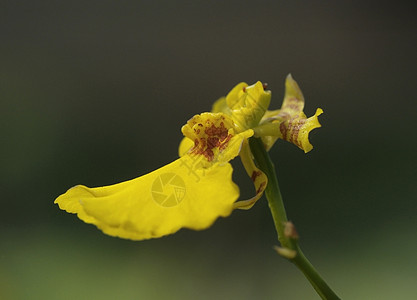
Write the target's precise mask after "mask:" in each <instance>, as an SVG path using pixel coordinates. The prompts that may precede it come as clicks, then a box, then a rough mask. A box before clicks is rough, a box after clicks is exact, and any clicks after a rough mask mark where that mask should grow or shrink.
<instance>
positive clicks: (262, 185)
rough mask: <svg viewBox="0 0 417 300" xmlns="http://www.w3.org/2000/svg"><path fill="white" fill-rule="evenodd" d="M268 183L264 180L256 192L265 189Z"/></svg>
mask: <svg viewBox="0 0 417 300" xmlns="http://www.w3.org/2000/svg"><path fill="white" fill-rule="evenodd" d="M265 185H266V182H265V181H264V182H262V183H261V185H260V186H259V188H258V189H257V190H256V194H259V193H260V192H261V191H262V190H264V187H265Z"/></svg>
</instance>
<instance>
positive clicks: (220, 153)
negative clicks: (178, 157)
mask: <svg viewBox="0 0 417 300" xmlns="http://www.w3.org/2000/svg"><path fill="white" fill-rule="evenodd" d="M181 130H182V132H183V134H184V135H185V136H186V137H187V138H189V139H190V140H191V141H194V145H193V147H192V148H191V149H190V150H189V152H188V153H189V155H191V156H194V157H196V159H198V160H199V162H200V165H199V167H202V168H207V167H210V166H211V165H212V164H214V163H217V162H220V163H225V162H228V161H230V160H232V159H233V158H235V157H236V156H237V155H239V152H240V148H241V146H242V142H243V141H244V140H245V139H248V138H249V137H251V136H252V135H253V130H251V129H248V130H246V131H243V132H238V131H236V126H235V124H234V122H233V120H232V119H231V118H230V117H229V116H228V115H226V114H224V113H202V114H200V115H195V116H194V117H193V118H191V119H190V120H189V121H188V122H187V124H185V125H184V126H183V127H182V129H181ZM183 143H184V145H183V146H181V147H180V153H183V152H182V151H183V150H184V149H186V146H187V145H186V144H185V143H187V142H183Z"/></svg>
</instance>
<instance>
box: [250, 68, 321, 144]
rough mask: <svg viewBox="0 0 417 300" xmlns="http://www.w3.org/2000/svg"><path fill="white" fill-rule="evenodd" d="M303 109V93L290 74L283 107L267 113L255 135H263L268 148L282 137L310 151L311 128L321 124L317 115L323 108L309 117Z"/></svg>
mask: <svg viewBox="0 0 417 300" xmlns="http://www.w3.org/2000/svg"><path fill="white" fill-rule="evenodd" d="M303 109H304V96H303V93H302V92H301V89H300V87H299V86H298V84H297V82H296V81H295V80H294V79H293V78H292V76H291V74H289V75H288V76H287V79H286V81H285V96H284V101H283V103H282V106H281V109H278V110H275V111H267V112H266V113H265V115H264V117H263V119H262V121H261V125H260V126H258V127H256V128H254V131H255V136H257V137H262V141H263V143H264V145H265V148H266V149H267V150H269V149H270V148H271V147H272V146H273V145H274V143H275V142H276V140H277V139H279V138H280V139H283V140H286V141H288V142H291V143H293V144H295V145H296V146H297V147H299V148H300V149H302V150H304V152H308V151H310V150H311V149H313V146H312V145H311V144H310V142H309V140H308V135H309V133H310V131H311V130H313V129H314V128H318V127H320V126H321V125H320V123H319V121H318V118H317V117H318V116H319V115H320V114H322V113H323V110H322V109H321V108H318V109H317V111H316V113H315V115H314V116H312V117H310V118H307V117H306V115H305V114H304V112H303Z"/></svg>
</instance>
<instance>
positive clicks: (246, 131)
mask: <svg viewBox="0 0 417 300" xmlns="http://www.w3.org/2000/svg"><path fill="white" fill-rule="evenodd" d="M270 99H271V93H270V91H265V87H264V85H262V83H261V82H257V83H255V84H254V85H252V86H248V85H247V84H246V83H240V84H238V85H237V86H236V87H235V88H233V89H232V90H231V91H230V93H229V94H228V95H227V96H226V97H223V98H220V99H219V100H217V101H216V102H215V103H214V105H213V109H212V112H206V113H202V114H199V115H195V116H194V117H192V118H191V119H190V120H189V121H188V122H187V124H185V125H184V126H183V127H182V132H183V134H184V136H185V137H184V139H183V140H182V141H181V143H180V146H179V156H180V158H178V159H177V160H175V161H173V162H172V163H170V164H168V165H166V166H164V167H162V168H160V169H157V170H155V171H153V172H151V173H149V174H146V175H144V176H141V177H138V178H135V179H132V180H129V181H126V182H122V183H118V184H114V185H110V186H104V187H96V188H88V187H86V186H83V185H77V186H75V187H73V188H71V189H69V190H68V191H67V192H66V193H65V194H63V195H61V196H59V197H58V198H57V199H56V200H55V203H57V204H58V205H59V207H60V209H62V210H65V211H67V212H69V213H74V214H77V216H78V217H79V218H80V219H81V220H83V221H84V222H86V223H90V224H94V225H96V226H97V227H98V228H99V229H101V230H102V231H103V232H104V233H106V234H108V235H111V236H117V237H121V238H127V239H132V240H144V239H150V238H157V237H161V236H164V235H168V234H172V233H174V232H176V231H178V230H179V229H181V228H190V229H195V230H201V229H205V228H207V227H209V226H211V225H212V224H213V222H214V221H215V220H216V219H217V218H218V217H227V216H229V215H230V214H231V213H232V211H233V210H234V209H237V208H238V209H249V208H251V207H252V206H253V205H254V204H255V203H256V201H257V200H258V199H259V198H260V197H261V196H262V194H263V192H264V190H265V188H266V186H267V182H268V179H267V177H266V175H265V174H264V173H263V172H262V171H261V170H259V169H258V168H257V166H256V165H255V163H254V161H253V158H252V153H251V150H250V147H249V144H248V139H249V138H250V137H252V136H254V135H255V136H257V137H262V139H263V141H264V144H265V146H266V147H267V148H268V149H269V148H270V147H272V145H273V144H274V143H275V141H276V140H277V139H278V138H281V139H284V140H287V141H290V142H292V143H294V144H296V145H297V146H298V147H300V148H301V149H303V150H304V151H306V152H307V151H309V150H311V148H312V146H311V144H310V143H309V141H308V133H309V132H310V131H311V130H312V129H313V128H316V127H319V126H320V124H319V123H318V120H317V116H318V115H319V114H320V113H321V112H322V111H321V109H318V110H317V112H316V114H315V115H314V116H313V117H311V118H308V119H307V118H306V116H305V115H304V113H303V112H302V110H303V107H304V98H303V96H302V94H301V91H300V90H299V88H298V85H297V84H296V82H295V81H294V80H293V79H292V77H291V76H288V77H287V80H286V96H285V98H284V103H283V105H282V108H281V109H280V110H276V111H268V107H269V103H270ZM238 155H239V156H240V158H241V161H242V163H243V165H244V167H245V169H246V172H247V174H248V175H249V177H250V178H251V179H252V182H253V183H254V188H255V195H254V197H253V198H251V199H248V200H242V201H237V200H238V198H239V188H238V186H237V185H236V184H235V183H234V182H233V181H232V172H233V169H232V166H231V164H230V163H229V161H230V160H232V159H233V158H235V157H236V156H238Z"/></svg>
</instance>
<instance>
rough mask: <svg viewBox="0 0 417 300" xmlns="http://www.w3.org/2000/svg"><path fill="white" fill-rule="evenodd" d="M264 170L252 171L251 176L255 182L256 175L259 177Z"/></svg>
mask: <svg viewBox="0 0 417 300" xmlns="http://www.w3.org/2000/svg"><path fill="white" fill-rule="evenodd" d="M261 174H262V172H261V171H253V172H252V176H251V177H250V178H251V179H252V181H253V182H255V180H256V177H258V176H259V175H261Z"/></svg>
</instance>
